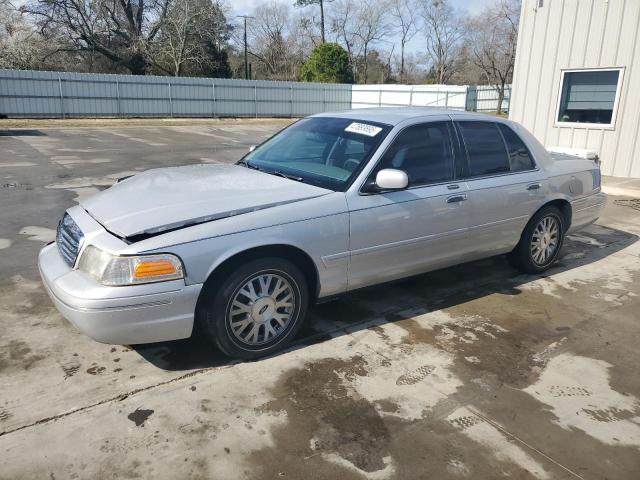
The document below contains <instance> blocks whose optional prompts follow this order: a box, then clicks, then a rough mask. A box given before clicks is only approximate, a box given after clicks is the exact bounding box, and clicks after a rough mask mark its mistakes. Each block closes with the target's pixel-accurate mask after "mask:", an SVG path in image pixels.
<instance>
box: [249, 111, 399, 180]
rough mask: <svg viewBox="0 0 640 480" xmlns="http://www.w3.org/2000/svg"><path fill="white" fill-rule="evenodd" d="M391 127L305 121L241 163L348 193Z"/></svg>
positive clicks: (344, 121)
mask: <svg viewBox="0 0 640 480" xmlns="http://www.w3.org/2000/svg"><path fill="white" fill-rule="evenodd" d="M390 130H391V127H390V126H389V125H386V124H381V123H376V122H363V121H359V120H353V119H347V118H328V117H314V118H305V119H303V120H300V121H299V122H296V123H294V124H293V125H291V126H290V127H288V128H286V129H284V130H282V131H281V132H280V133H278V134H276V135H274V136H273V137H271V138H270V139H269V140H267V141H266V142H265V143H263V144H262V145H260V146H258V147H257V148H256V149H255V150H254V151H253V152H251V153H249V154H248V155H246V156H245V157H244V158H243V159H242V161H241V162H240V164H244V165H246V166H248V167H250V168H255V169H258V170H262V171H264V172H266V173H274V174H278V175H280V174H285V175H288V176H290V177H291V178H295V179H297V180H299V181H302V182H305V183H310V184H312V185H316V186H319V187H322V188H328V189H331V190H335V191H344V190H346V188H348V186H349V184H350V182H351V181H352V180H353V179H354V178H355V176H356V175H357V174H358V172H359V171H360V169H361V168H362V167H363V166H364V164H365V163H366V162H367V161H368V160H369V158H370V157H371V155H372V154H373V153H374V152H375V150H376V148H377V147H378V145H380V143H381V142H382V140H383V139H384V137H386V135H387V134H388V133H389V131H390Z"/></svg>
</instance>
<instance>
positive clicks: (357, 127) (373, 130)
mask: <svg viewBox="0 0 640 480" xmlns="http://www.w3.org/2000/svg"><path fill="white" fill-rule="evenodd" d="M381 130H382V128H380V127H376V126H375V125H369V124H367V123H357V122H353V123H352V124H351V125H349V126H348V127H347V128H345V129H344V131H345V132H351V133H360V134H361V135H366V136H367V137H375V136H376V135H377V134H378V133H380V131H381Z"/></svg>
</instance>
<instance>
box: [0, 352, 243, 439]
mask: <svg viewBox="0 0 640 480" xmlns="http://www.w3.org/2000/svg"><path fill="white" fill-rule="evenodd" d="M233 365H235V363H231V364H228V365H224V366H221V367H207V368H201V369H198V370H194V371H192V372H188V373H185V374H184V375H180V376H179V377H175V378H171V379H169V380H165V381H162V382H158V383H154V384H152V385H147V386H146V387H140V388H136V389H134V390H131V391H129V392H125V393H119V394H118V395H115V396H113V397H109V398H105V399H103V400H100V401H99V402H95V403H92V404H90V405H85V406H83V407H78V408H74V409H73V410H69V411H68V412H64V413H59V414H57V415H52V416H50V417H45V418H41V419H39V420H36V421H35V422H31V423H28V424H26V425H21V426H19V427H15V428H12V429H9V430H5V431H3V432H0V437H4V436H5V435H9V434H11V433H16V432H19V431H21V430H26V429H28V428H32V427H36V426H38V425H44V424H47V423H51V422H55V421H57V420H60V419H61V418H65V417H69V416H71V415H75V414H77V413H82V412H85V411H87V410H90V409H92V408H95V407H99V406H101V405H105V404H107V403H111V402H121V401H123V400H125V399H127V398H129V397H131V396H132V395H137V394H139V393H142V392H146V391H149V390H153V389H154V388H158V387H162V386H165V385H169V384H171V383H176V382H179V381H181V380H185V379H187V378H192V377H195V376H199V375H202V374H205V373H209V372H213V371H218V370H222V369H225V368H230V367H232V366H233Z"/></svg>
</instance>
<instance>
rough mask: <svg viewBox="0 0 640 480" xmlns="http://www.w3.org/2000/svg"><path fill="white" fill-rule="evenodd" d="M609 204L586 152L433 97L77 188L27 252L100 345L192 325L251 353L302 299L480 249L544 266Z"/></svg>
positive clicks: (285, 325) (231, 349)
mask: <svg viewBox="0 0 640 480" xmlns="http://www.w3.org/2000/svg"><path fill="white" fill-rule="evenodd" d="M604 204H605V195H604V194H603V193H602V192H601V191H600V168H599V166H598V164H597V163H596V162H594V161H592V160H584V159H579V158H575V157H569V156H562V155H554V156H552V155H551V154H549V153H548V152H547V151H546V150H545V149H544V147H543V146H542V145H541V144H540V143H539V142H538V141H537V140H536V139H535V138H534V137H533V136H532V135H531V134H529V133H528V132H527V131H526V130H524V129H523V128H522V127H521V126H520V125H518V124H516V123H513V122H510V121H508V120H503V119H499V118H495V117H488V116H484V115H479V114H472V113H465V112H456V111H446V110H441V109H421V108H403V109H391V108H386V109H366V110H355V111H348V112H340V113H323V114H319V115H314V116H311V117H308V118H305V119H303V120H300V121H298V122H296V123H294V124H293V125H291V126H289V127H287V128H286V129H284V130H283V131H281V132H279V133H278V134H276V135H274V136H273V137H272V138H270V139H269V140H267V141H266V142H264V143H263V144H261V145H259V146H258V147H257V148H252V149H251V151H250V152H249V153H248V154H247V155H246V156H245V157H244V158H242V159H241V160H240V161H239V162H238V163H237V164H236V165H194V166H187V167H179V168H163V169H157V170H149V171H146V172H144V173H141V174H138V175H135V176H133V177H130V178H126V179H123V180H122V181H120V182H118V183H117V184H115V185H114V186H113V187H111V188H109V189H107V190H105V191H103V192H101V193H99V194H97V195H95V196H93V197H91V198H89V199H86V200H82V201H81V202H80V205H78V206H75V207H72V208H70V209H69V210H68V211H67V212H66V213H65V215H64V218H63V219H62V220H61V222H60V224H59V227H58V233H57V240H56V242H55V243H54V244H51V245H48V246H46V247H45V248H44V249H43V250H42V251H41V252H40V257H39V265H40V272H41V275H42V279H43V281H44V284H45V285H46V287H47V290H48V292H49V294H50V296H51V298H52V300H53V302H54V303H55V305H56V306H57V308H58V309H59V310H60V312H61V313H62V314H63V315H64V316H65V317H66V318H67V319H69V320H70V321H71V322H72V323H73V324H74V325H75V326H76V327H77V328H78V329H80V330H81V331H83V332H85V333H86V334H87V335H89V336H91V337H93V338H95V339H96V340H98V341H100V342H106V343H116V344H136V343H148V342H158V341H165V340H173V339H180V338H185V337H189V336H190V335H191V334H192V331H193V329H194V324H196V322H197V324H198V325H199V326H200V327H201V328H200V329H198V331H199V332H203V334H206V335H208V336H209V337H210V339H211V341H212V342H213V343H214V344H215V345H217V346H218V348H220V349H221V350H222V351H223V352H224V353H226V354H227V355H230V356H232V357H236V358H244V359H249V358H256V357H259V356H262V355H267V354H269V353H271V352H273V351H275V350H277V349H279V348H282V347H283V346H284V345H286V344H287V343H288V342H289V341H290V340H291V339H292V338H293V337H294V336H295V335H296V333H297V332H298V330H299V329H300V327H301V325H302V323H303V321H304V318H305V314H306V310H307V305H308V304H309V303H310V302H317V301H324V300H327V299H331V298H333V297H335V296H339V295H342V294H345V293H347V292H349V291H352V290H355V289H359V288H363V287H367V286H370V285H374V284H380V283H384V282H389V281H393V280H397V279H400V278H403V277H407V276H411V275H416V274H419V273H423V272H427V271H431V270H435V269H440V268H444V267H448V266H451V265H454V264H458V263H462V262H468V261H472V260H476V259H480V258H483V257H489V256H493V255H500V254H508V258H509V260H510V261H511V262H512V264H513V265H514V266H516V267H517V268H519V269H521V270H522V271H524V272H528V273H539V272H543V271H544V270H546V269H548V268H549V267H550V266H551V265H552V264H553V263H554V262H555V260H556V259H557V258H558V254H559V252H560V248H561V246H562V242H563V238H564V236H565V235H566V234H567V233H568V232H571V231H573V230H577V229H579V228H582V227H584V226H585V225H588V224H589V223H591V222H593V221H595V220H596V219H597V218H598V216H599V214H600V212H601V210H602V208H603V206H604Z"/></svg>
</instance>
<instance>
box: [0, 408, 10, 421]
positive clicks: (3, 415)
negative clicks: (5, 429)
mask: <svg viewBox="0 0 640 480" xmlns="http://www.w3.org/2000/svg"><path fill="white" fill-rule="evenodd" d="M10 417H11V414H10V413H9V412H7V411H6V410H4V409H0V422H4V421H5V420H8V419H9V418H10Z"/></svg>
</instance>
